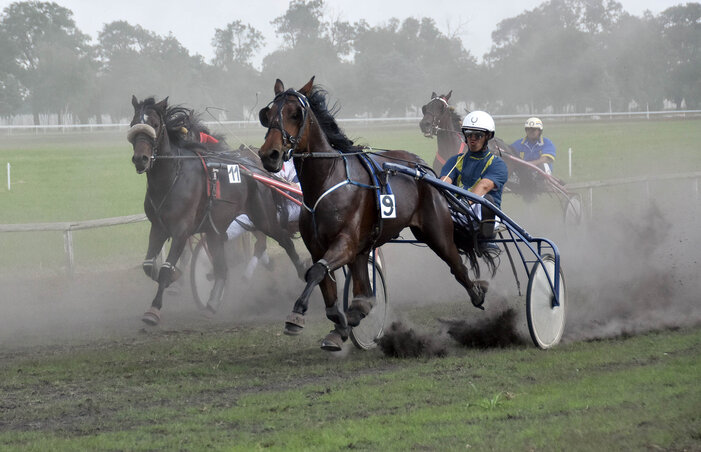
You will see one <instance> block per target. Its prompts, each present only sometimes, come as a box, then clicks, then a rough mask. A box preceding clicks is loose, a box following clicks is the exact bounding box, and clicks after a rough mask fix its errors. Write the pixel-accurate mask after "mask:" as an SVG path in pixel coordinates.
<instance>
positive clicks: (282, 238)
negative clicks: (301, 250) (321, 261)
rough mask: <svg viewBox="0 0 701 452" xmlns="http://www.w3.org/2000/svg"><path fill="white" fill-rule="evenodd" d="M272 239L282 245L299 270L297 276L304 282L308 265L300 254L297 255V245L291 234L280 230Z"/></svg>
mask: <svg viewBox="0 0 701 452" xmlns="http://www.w3.org/2000/svg"><path fill="white" fill-rule="evenodd" d="M272 237H273V239H275V241H276V242H277V243H279V244H280V246H281V247H282V248H283V249H284V250H285V252H286V253H287V256H288V257H289V258H290V260H291V261H292V264H293V265H294V266H295V269H296V270H297V276H299V279H301V280H302V281H304V280H305V278H306V271H307V268H306V265H305V264H304V263H303V262H302V260H301V259H300V258H299V254H297V249H295V244H294V242H293V241H292V237H291V235H290V233H289V232H288V231H287V230H286V229H283V228H279V229H277V230H276V231H275V233H274V234H273V235H272Z"/></svg>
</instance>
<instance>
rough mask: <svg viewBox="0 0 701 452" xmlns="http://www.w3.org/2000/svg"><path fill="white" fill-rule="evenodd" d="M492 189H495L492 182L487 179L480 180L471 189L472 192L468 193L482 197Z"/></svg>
mask: <svg viewBox="0 0 701 452" xmlns="http://www.w3.org/2000/svg"><path fill="white" fill-rule="evenodd" d="M494 187H496V184H495V183H494V181H492V180H489V179H480V181H479V182H477V185H475V186H474V187H472V190H470V191H471V192H472V193H474V194H476V195H480V196H482V197H484V195H486V194H487V193H489V192H490V191H492V190H494Z"/></svg>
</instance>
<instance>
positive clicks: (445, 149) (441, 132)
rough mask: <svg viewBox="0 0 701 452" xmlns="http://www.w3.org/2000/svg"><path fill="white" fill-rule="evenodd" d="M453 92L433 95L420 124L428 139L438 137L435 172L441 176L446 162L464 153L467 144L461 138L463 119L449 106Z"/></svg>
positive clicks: (422, 108)
mask: <svg viewBox="0 0 701 452" xmlns="http://www.w3.org/2000/svg"><path fill="white" fill-rule="evenodd" d="M452 93H453V91H452V90H451V91H450V92H448V94H441V95H440V96H439V95H438V94H436V93H435V92H433V93H431V100H430V101H429V102H428V103H427V104H426V105H424V106H423V107H421V112H422V113H423V115H424V116H423V118H421V121H420V122H419V128H420V129H421V132H422V133H423V134H424V136H425V137H426V138H433V137H434V136H435V137H436V142H437V146H438V148H437V149H436V156H435V157H434V159H433V170H434V171H435V172H436V174H440V172H441V168H443V165H445V162H446V160H448V159H449V158H450V157H452V156H454V155H455V154H457V153H459V152H460V153H462V152H463V150H464V147H465V142H464V141H463V140H462V137H461V132H460V129H461V126H462V118H461V117H460V115H458V114H457V113H455V110H454V109H453V107H451V106H450V104H448V100H450V95H451V94H452Z"/></svg>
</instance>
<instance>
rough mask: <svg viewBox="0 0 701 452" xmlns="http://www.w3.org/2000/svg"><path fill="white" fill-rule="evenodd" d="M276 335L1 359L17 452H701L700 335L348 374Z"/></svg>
mask: <svg viewBox="0 0 701 452" xmlns="http://www.w3.org/2000/svg"><path fill="white" fill-rule="evenodd" d="M325 326H326V325H325V324H323V325H321V324H318V323H314V322H312V324H311V325H310V327H309V328H308V331H305V333H304V335H303V336H301V337H300V338H298V339H290V338H288V337H280V336H278V332H279V325H277V324H275V325H272V326H266V325H263V326H254V327H237V328H235V329H233V330H231V329H229V330H218V331H217V330H215V331H210V332H207V333H198V332H191V333H187V332H182V333H169V334H168V335H158V334H157V333H156V334H154V335H152V336H151V337H149V338H148V339H147V340H138V341H133V342H131V343H112V342H105V343H103V344H98V345H93V346H89V347H87V346H86V347H75V348H67V349H65V350H57V349H56V348H51V349H35V350H30V352H31V353H30V354H26V353H17V354H15V355H10V356H5V357H4V358H3V360H2V367H1V368H0V388H1V390H2V393H3V395H4V402H3V419H4V420H3V422H2V424H0V444H2V445H4V448H7V449H12V450H20V449H21V450H86V449H89V450H97V449H99V450H172V449H185V450H204V449H214V450H222V449H223V450H256V449H272V450H324V451H326V450H342V449H360V450H415V449H423V450H457V449H465V448H468V447H469V448H472V449H475V450H524V449H525V450H530V449H537V450H563V449H567V450H643V449H658V448H661V449H664V450H669V449H675V450H684V449H686V450H696V449H698V448H699V447H701V408H699V407H700V406H701V405H699V400H701V387H700V386H699V385H698V375H699V374H701V357H699V354H698V346H699V343H701V330H699V329H695V330H682V331H678V332H658V333H650V334H648V335H643V336H638V337H633V338H628V339H625V340H603V341H597V342H587V343H575V344H569V345H563V346H560V347H558V348H557V349H555V350H551V351H548V352H542V351H539V350H536V349H534V348H532V347H527V348H523V347H514V348H509V349H501V350H499V349H494V350H487V351H479V350H469V349H463V348H459V347H457V346H451V348H450V349H449V356H448V357H446V358H441V359H406V360H399V359H392V358H386V357H384V356H383V355H382V354H381V353H380V352H379V351H378V350H375V351H371V352H358V351H355V350H353V351H351V352H350V356H347V357H346V358H345V359H338V358H333V357H332V356H330V355H329V354H327V353H322V352H320V351H318V348H317V344H316V339H317V338H318V337H320V334H321V333H322V332H323V331H324V327H325Z"/></svg>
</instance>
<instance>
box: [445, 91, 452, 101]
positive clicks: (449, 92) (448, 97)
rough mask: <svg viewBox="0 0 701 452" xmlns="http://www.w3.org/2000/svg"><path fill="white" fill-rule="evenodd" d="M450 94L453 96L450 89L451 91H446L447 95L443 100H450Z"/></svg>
mask: <svg viewBox="0 0 701 452" xmlns="http://www.w3.org/2000/svg"><path fill="white" fill-rule="evenodd" d="M451 94H453V90H452V89H451V90H450V91H448V94H446V95H445V100H446V101H447V100H448V99H450V95H451Z"/></svg>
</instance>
